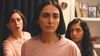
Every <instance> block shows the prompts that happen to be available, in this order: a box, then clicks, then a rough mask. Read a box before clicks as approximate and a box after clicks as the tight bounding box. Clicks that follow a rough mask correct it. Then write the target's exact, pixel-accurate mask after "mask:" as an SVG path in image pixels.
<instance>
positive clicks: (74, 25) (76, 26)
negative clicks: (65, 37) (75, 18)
mask: <svg viewBox="0 0 100 56" xmlns="http://www.w3.org/2000/svg"><path fill="white" fill-rule="evenodd" d="M71 28H81V26H80V23H75V24H73V25H72V27H71Z"/></svg>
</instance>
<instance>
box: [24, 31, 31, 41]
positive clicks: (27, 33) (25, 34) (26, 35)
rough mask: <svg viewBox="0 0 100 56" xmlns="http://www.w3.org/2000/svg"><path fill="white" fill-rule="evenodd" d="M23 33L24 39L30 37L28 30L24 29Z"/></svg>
mask: <svg viewBox="0 0 100 56" xmlns="http://www.w3.org/2000/svg"><path fill="white" fill-rule="evenodd" d="M23 33H24V37H25V39H26V40H28V39H31V34H30V33H29V32H26V31H24V32H23Z"/></svg>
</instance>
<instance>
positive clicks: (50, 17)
mask: <svg viewBox="0 0 100 56" xmlns="http://www.w3.org/2000/svg"><path fill="white" fill-rule="evenodd" d="M59 21H60V13H59V10H58V9H57V8H56V7H55V6H53V5H47V6H45V7H44V8H43V9H42V10H41V12H40V16H39V19H38V21H37V23H38V24H39V25H40V28H41V30H42V32H46V33H51V32H56V30H57V28H58V25H59Z"/></svg>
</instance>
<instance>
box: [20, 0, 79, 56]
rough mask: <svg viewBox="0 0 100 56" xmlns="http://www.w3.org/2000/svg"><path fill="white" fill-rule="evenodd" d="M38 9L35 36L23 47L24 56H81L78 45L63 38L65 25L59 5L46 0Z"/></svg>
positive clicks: (34, 28)
mask: <svg viewBox="0 0 100 56" xmlns="http://www.w3.org/2000/svg"><path fill="white" fill-rule="evenodd" d="M37 8H38V9H37V11H38V12H37V14H36V15H37V17H36V19H35V20H34V23H33V26H34V27H33V30H34V34H33V35H34V36H33V38H32V39H30V40H28V41H27V42H25V43H24V45H23V46H22V52H21V54H22V56H81V55H80V51H79V49H78V47H77V45H76V44H75V43H74V42H72V41H70V40H68V39H66V38H64V37H62V36H61V35H62V34H64V33H65V24H64V19H63V15H62V11H61V9H60V7H59V5H58V4H57V3H56V2H54V3H53V1H50V0H44V1H40V3H39V4H38V6H37Z"/></svg>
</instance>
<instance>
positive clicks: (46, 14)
mask: <svg viewBox="0 0 100 56" xmlns="http://www.w3.org/2000/svg"><path fill="white" fill-rule="evenodd" d="M41 16H42V17H44V18H48V17H49V14H48V13H42V14H41Z"/></svg>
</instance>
